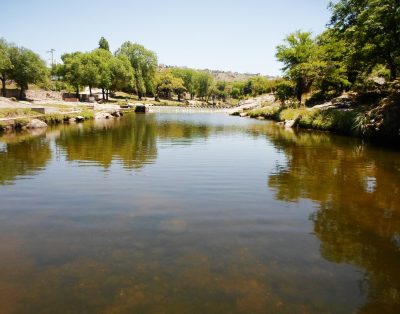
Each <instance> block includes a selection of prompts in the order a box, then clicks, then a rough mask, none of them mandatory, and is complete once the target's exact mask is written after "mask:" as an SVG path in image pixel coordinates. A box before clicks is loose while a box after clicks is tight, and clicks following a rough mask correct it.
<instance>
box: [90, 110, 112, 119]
mask: <svg viewBox="0 0 400 314" xmlns="http://www.w3.org/2000/svg"><path fill="white" fill-rule="evenodd" d="M94 118H95V119H96V120H101V119H110V118H112V115H111V114H109V113H108V112H97V113H96V114H95V115H94Z"/></svg>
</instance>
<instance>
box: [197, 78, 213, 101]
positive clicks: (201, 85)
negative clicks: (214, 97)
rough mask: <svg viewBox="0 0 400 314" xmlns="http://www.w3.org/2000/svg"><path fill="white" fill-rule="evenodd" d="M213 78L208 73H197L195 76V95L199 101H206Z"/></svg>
mask: <svg viewBox="0 0 400 314" xmlns="http://www.w3.org/2000/svg"><path fill="white" fill-rule="evenodd" d="M213 80H214V79H213V77H212V75H211V74H210V73H208V72H205V71H199V72H198V73H197V75H196V90H197V95H198V96H199V97H200V98H201V99H205V100H206V101H208V97H209V93H210V90H211V88H212V86H213Z"/></svg>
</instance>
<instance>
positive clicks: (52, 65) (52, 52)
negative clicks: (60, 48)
mask: <svg viewBox="0 0 400 314" xmlns="http://www.w3.org/2000/svg"><path fill="white" fill-rule="evenodd" d="M54 51H56V50H55V49H53V48H51V49H50V50H49V51H47V53H51V68H53V67H54Z"/></svg>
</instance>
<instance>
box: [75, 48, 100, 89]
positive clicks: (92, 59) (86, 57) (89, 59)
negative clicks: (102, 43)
mask: <svg viewBox="0 0 400 314" xmlns="http://www.w3.org/2000/svg"><path fill="white" fill-rule="evenodd" d="M81 62H82V77H81V82H82V84H83V86H88V87H89V93H90V96H92V88H93V87H96V86H99V85H101V83H100V79H101V77H100V76H101V73H100V71H99V70H100V69H99V65H100V62H101V61H100V60H99V57H98V55H97V54H96V53H94V52H92V53H84V54H82V58H81ZM103 74H104V73H103ZM103 79H104V77H103ZM103 82H104V81H103Z"/></svg>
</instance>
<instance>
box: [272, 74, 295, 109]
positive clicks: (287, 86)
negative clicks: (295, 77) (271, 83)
mask: <svg viewBox="0 0 400 314" xmlns="http://www.w3.org/2000/svg"><path fill="white" fill-rule="evenodd" d="M294 96H295V89H294V86H293V84H292V83H291V82H290V81H286V80H284V81H281V82H280V83H279V84H278V85H277V86H276V90H275V97H276V99H278V100H279V101H280V102H281V103H282V104H283V105H284V104H285V103H286V102H287V101H288V100H289V99H291V98H293V97H294Z"/></svg>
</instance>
